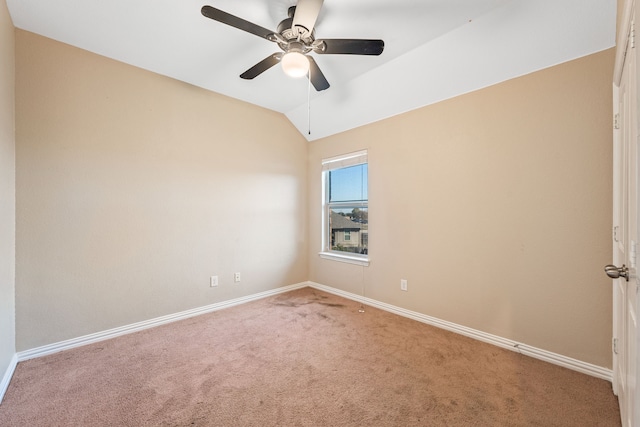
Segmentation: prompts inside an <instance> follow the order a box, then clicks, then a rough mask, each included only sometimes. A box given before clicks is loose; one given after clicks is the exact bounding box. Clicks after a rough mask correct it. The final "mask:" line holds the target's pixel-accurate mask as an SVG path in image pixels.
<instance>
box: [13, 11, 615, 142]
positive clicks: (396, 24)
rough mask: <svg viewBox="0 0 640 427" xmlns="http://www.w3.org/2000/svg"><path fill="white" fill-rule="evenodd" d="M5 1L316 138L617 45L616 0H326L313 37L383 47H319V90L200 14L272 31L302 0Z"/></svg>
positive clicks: (70, 35) (264, 49) (55, 32)
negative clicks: (269, 63) (324, 85)
mask: <svg viewBox="0 0 640 427" xmlns="http://www.w3.org/2000/svg"><path fill="white" fill-rule="evenodd" d="M7 3H8V6H9V11H10V13H11V17H12V19H13V22H14V25H15V26H16V27H18V28H20V29H23V30H27V31H31V32H33V33H36V34H40V35H42V36H45V37H49V38H52V39H54V40H58V41H61V42H63V43H67V44H70V45H73V46H77V47H79V48H82V49H86V50H88V51H91V52H95V53H97V54H100V55H104V56H107V57H109V58H113V59H116V60H118V61H122V62H125V63H127V64H131V65H134V66H136V67H140V68H143V69H147V70H150V71H153V72H156V73H159V74H162V75H166V76H169V77H172V78H175V79H178V80H182V81H184V82H187V83H190V84H193V85H196V86H200V87H202V88H205V89H208V90H211V91H214V92H218V93H221V94H224V95H227V96H230V97H233V98H237V99H240V100H243V101H246V102H249V103H252V104H256V105H259V106H262V107H265V108H268V109H271V110H275V111H279V112H282V113H284V114H285V115H286V116H287V117H288V118H289V120H290V121H291V122H292V123H293V124H294V126H296V128H297V129H298V130H299V131H300V133H301V134H302V135H304V136H305V137H306V138H307V139H308V140H315V139H318V138H322V137H326V136H329V135H332V134H335V133H338V132H342V131H345V130H348V129H351V128H354V127H358V126H361V125H364V124H367V123H371V122H374V121H377V120H381V119H384V118H386V117H390V116H393V115H396V114H400V113H403V112H406V111H409V110H413V109H415V108H419V107H422V106H425V105H428V104H432V103H435V102H438V101H441V100H444V99H447V98H451V97H454V96H457V95H460V94H463V93H467V92H470V91H473V90H476V89H479V88H482V87H486V86H489V85H492V84H495V83H498V82H501V81H505V80H508V79H510V78H514V77H517V76H521V75H524V74H527V73H530V72H533V71H536V70H540V69H543V68H546V67H550V66H553V65H556V64H559V63H562V62H565V61H568V60H571V59H575V58H579V57H581V56H585V55H588V54H591V53H595V52H598V51H601V50H604V49H607V48H610V47H612V46H614V44H615V20H616V0H325V1H324V5H323V7H322V10H321V12H320V15H319V17H318V21H317V23H316V26H315V31H316V37H317V38H365V39H383V40H384V42H385V49H384V52H383V53H382V55H380V56H355V55H316V54H312V55H313V56H314V58H315V60H316V62H317V63H318V65H319V66H320V68H321V69H322V71H323V72H324V74H325V76H326V78H327V80H328V81H329V83H330V84H331V87H330V88H329V89H327V90H325V91H322V92H316V91H315V90H313V88H311V90H309V84H308V81H307V80H306V79H304V78H302V79H293V78H291V77H287V76H286V75H285V74H284V73H283V72H282V70H281V68H280V67H273V68H271V69H269V70H267V71H266V72H264V73H263V74H261V75H260V76H258V77H256V78H255V79H253V80H243V79H240V78H239V75H240V74H241V73H242V72H244V71H245V70H247V69H248V68H250V67H251V66H253V65H254V64H255V63H257V62H259V61H260V60H262V59H264V58H265V57H267V56H269V55H270V54H273V53H275V52H278V51H279V49H278V47H277V45H276V44H274V43H271V42H269V41H267V40H265V39H263V38H260V37H256V36H255V35H252V34H249V33H247V32H243V31H240V30H238V29H236V28H232V27H229V26H227V25H223V24H221V23H219V22H216V21H214V20H211V19H208V18H205V17H204V16H203V15H202V14H201V13H200V9H201V8H202V6H203V5H210V6H213V7H215V8H217V9H221V10H224V11H226V12H228V13H230V14H233V15H236V16H238V17H241V18H243V19H245V20H248V21H251V22H253V23H255V24H258V25H260V26H261V27H265V28H267V29H273V30H275V29H276V27H277V25H278V23H279V22H280V21H282V20H283V19H285V18H286V17H287V9H288V8H289V7H290V6H292V5H295V0H243V1H238V0H198V1H196V0H172V1H170V0H153V1H151V0H110V1H100V0H46V1H45V0H8V2H7ZM309 130H311V133H310V134H309Z"/></svg>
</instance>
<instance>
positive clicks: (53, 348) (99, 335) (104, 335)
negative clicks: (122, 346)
mask: <svg viewBox="0 0 640 427" xmlns="http://www.w3.org/2000/svg"><path fill="white" fill-rule="evenodd" d="M306 286H309V285H308V283H307V282H302V283H297V284H295V285H289V286H283V287H280V288H276V289H271V290H268V291H265V292H260V293H257V294H253V295H247V296H244V297H240V298H234V299H231V300H228V301H222V302H218V303H215V304H210V305H206V306H204V307H198V308H194V309H191V310H186V311H181V312H179V313H174V314H169V315H166V316H161V317H156V318H155V319H150V320H145V321H142V322H137V323H132V324H130V325H125V326H121V327H119V328H113V329H108V330H106V331H102V332H96V333H94V334H90V335H84V336H81V337H78V338H72V339H69V340H65V341H60V342H56V343H53V344H48V345H44V346H42V347H36V348H33V349H30V350H25V351H20V352H18V354H17V360H18V361H19V362H22V361H24V360H29V359H34V358H36V357H41V356H46V355H48V354H53V353H57V352H59V351H63V350H69V349H71V348H75V347H80V346H83V345H87V344H93V343H95V342H99V341H104V340H108V339H111V338H115V337H118V336H121V335H125V334H130V333H133V332H138V331H142V330H144V329H149V328H153V327H155V326H160V325H164V324H166V323H171V322H175V321H178V320H183V319H187V318H189V317H194V316H198V315H200V314H205V313H211V312H213V311H217V310H222V309H223V308H229V307H233V306H235V305H240V304H244V303H247V302H251V301H256V300H259V299H262V298H266V297H269V296H272V295H277V294H282V293H284V292H289V291H292V290H294V289H300V288H304V287H306Z"/></svg>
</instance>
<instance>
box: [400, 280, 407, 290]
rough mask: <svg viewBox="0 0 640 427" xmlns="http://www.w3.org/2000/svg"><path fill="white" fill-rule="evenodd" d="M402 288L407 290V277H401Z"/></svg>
mask: <svg viewBox="0 0 640 427" xmlns="http://www.w3.org/2000/svg"><path fill="white" fill-rule="evenodd" d="M400 290H401V291H406V290H407V279H400Z"/></svg>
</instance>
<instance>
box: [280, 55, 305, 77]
mask: <svg viewBox="0 0 640 427" xmlns="http://www.w3.org/2000/svg"><path fill="white" fill-rule="evenodd" d="M281 63H282V69H283V70H284V72H285V74H286V75H288V76H289V77H295V78H299V77H304V76H306V75H307V73H308V72H309V59H308V58H307V57H306V56H305V55H304V54H302V53H300V52H287V53H285V55H284V56H283V57H282V61H281Z"/></svg>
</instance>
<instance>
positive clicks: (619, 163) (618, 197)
mask: <svg viewBox="0 0 640 427" xmlns="http://www.w3.org/2000/svg"><path fill="white" fill-rule="evenodd" d="M630 28H633V23H631V26H630ZM629 34H633V31H632V30H631V31H629ZM627 40H628V38H627ZM626 46H627V50H626V54H625V56H624V63H623V66H622V76H621V79H620V83H619V85H618V87H617V89H616V90H615V98H614V100H615V104H616V105H615V106H614V107H615V112H616V114H615V117H616V120H615V122H616V123H615V128H616V129H615V131H614V163H613V170H614V176H613V179H614V197H613V204H614V206H613V258H614V263H615V266H617V267H616V268H612V267H613V266H609V271H608V272H607V273H608V274H609V275H610V276H611V277H617V278H615V279H614V280H613V304H614V307H613V310H614V315H613V317H614V319H613V327H614V335H613V336H614V342H613V352H614V355H613V359H614V363H613V376H614V378H613V387H614V391H615V392H616V394H617V395H618V400H619V403H620V415H621V417H622V425H623V426H628V427H635V426H636V425H638V424H640V405H639V404H638V395H637V393H636V378H637V373H638V372H639V371H638V369H637V368H638V358H637V348H638V327H637V299H638V297H637V293H638V288H639V286H638V285H639V283H640V279H639V278H638V277H637V274H636V249H637V242H638V240H639V239H638V216H637V212H638V205H637V203H638V196H637V192H638V176H637V171H638V129H637V124H638V120H637V116H636V115H637V111H638V105H637V102H638V96H637V88H636V80H637V77H636V62H635V61H636V54H635V49H634V48H633V43H626Z"/></svg>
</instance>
